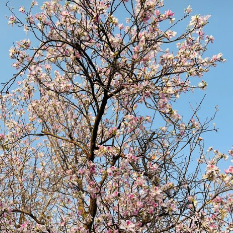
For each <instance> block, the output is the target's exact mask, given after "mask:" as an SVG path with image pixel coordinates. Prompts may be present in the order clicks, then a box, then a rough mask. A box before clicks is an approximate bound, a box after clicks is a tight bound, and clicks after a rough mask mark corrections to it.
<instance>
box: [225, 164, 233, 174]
mask: <svg viewBox="0 0 233 233" xmlns="http://www.w3.org/2000/svg"><path fill="white" fill-rule="evenodd" d="M225 172H226V173H227V174H228V173H230V174H233V166H230V167H229V168H228V169H226V170H225Z"/></svg>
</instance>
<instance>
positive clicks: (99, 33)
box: [0, 0, 233, 233]
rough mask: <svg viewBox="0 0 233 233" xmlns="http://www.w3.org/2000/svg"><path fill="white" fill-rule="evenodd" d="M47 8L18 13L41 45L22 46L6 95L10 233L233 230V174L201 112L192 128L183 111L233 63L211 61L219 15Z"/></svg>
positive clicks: (2, 190)
mask: <svg viewBox="0 0 233 233" xmlns="http://www.w3.org/2000/svg"><path fill="white" fill-rule="evenodd" d="M38 7H39V6H38V4H37V2H36V1H32V3H31V6H30V7H29V8H28V9H26V8H24V7H20V9H19V11H20V12H19V13H18V14H21V16H22V17H20V16H18V14H16V13H15V12H13V10H12V9H11V8H10V7H9V9H10V11H11V12H12V16H10V17H9V24H12V25H14V26H19V27H23V28H24V30H25V31H26V32H27V33H28V34H29V38H31V40H32V42H31V41H30V40H29V39H25V40H22V41H19V42H17V43H16V44H15V45H14V46H13V47H12V48H11V49H10V57H11V58H12V59H14V63H13V67H15V68H16V69H17V74H15V75H14V76H13V77H12V78H11V79H9V80H8V81H7V82H6V83H3V84H2V89H1V99H0V100H1V107H0V110H1V115H0V118H1V124H0V127H1V135H0V146H1V155H0V181H1V182H0V229H1V232H50V233H52V232H54V233H55V232H70V233H77V232H96V233H97V232H98V233H99V232H107V233H117V232H153V233H155V232H158V233H159V232H183V233H185V232H231V231H232V230H233V224H232V208H233V197H232V193H231V190H232V188H233V183H232V174H233V167H232V166H230V167H228V168H226V170H223V171H221V170H220V168H219V165H218V164H219V161H221V160H222V159H227V155H225V154H222V153H220V152H219V151H218V150H214V149H212V148H209V150H208V152H205V151H204V139H203V138H202V134H203V133H205V132H207V131H210V130H211V129H210V128H209V123H210V121H211V120H209V121H205V122H201V121H200V120H199V118H198V110H199V107H200V106H198V107H197V108H196V109H194V110H193V115H192V117H191V118H190V119H189V120H188V121H185V120H184V119H183V117H182V116H181V115H179V113H178V111H177V110H176V109H174V102H176V101H178V98H179V97H180V96H182V95H183V93H186V92H189V91H192V90H194V89H195V88H200V89H205V87H206V86H207V84H206V82H205V81H201V82H199V84H197V85H196V86H195V85H194V84H193V81H192V80H198V79H199V77H201V76H202V75H203V74H204V73H205V72H208V70H209V68H210V67H212V66H216V63H217V62H222V61H224V59H223V58H222V55H221V54H218V55H214V56H212V57H211V58H209V57H205V56H204V53H205V51H206V50H207V46H208V44H209V43H210V42H211V43H212V42H213V37H212V36H208V35H205V34H204V32H203V28H204V27H205V25H206V24H207V23H208V18H209V16H200V15H195V16H190V13H191V7H188V8H187V9H186V10H185V12H184V16H183V18H181V19H179V20H175V18H174V13H173V12H172V11H171V10H168V9H167V8H166V7H164V6H163V1H162V0H135V1H134V0H69V1H66V2H65V1H61V0H50V1H47V2H44V3H43V5H42V6H41V8H38ZM34 12H38V13H36V14H35V13H34ZM21 18H22V19H21ZM125 18H126V20H125ZM184 20H187V23H188V22H189V23H188V26H187V28H186V29H185V30H184V31H183V33H179V34H178V33H176V32H175V31H174V28H175V27H176V25H177V24H179V23H180V22H181V21H184ZM32 38H33V39H32ZM194 82H195V81H194ZM158 124H159V126H158ZM229 155H233V151H229Z"/></svg>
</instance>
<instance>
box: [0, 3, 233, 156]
mask: <svg viewBox="0 0 233 233" xmlns="http://www.w3.org/2000/svg"><path fill="white" fill-rule="evenodd" d="M30 2H31V1H30V0H20V1H18V0H10V1H9V5H10V6H14V7H15V10H16V11H18V8H19V7H20V6H28V5H29V3H30ZM38 2H43V1H41V0H40V1H38ZM5 3H6V1H5V0H1V1H0V31H1V35H0V59H1V62H0V70H1V74H0V82H4V81H6V80H7V79H9V78H11V77H12V75H13V74H14V73H15V70H14V69H13V68H12V67H11V63H12V61H11V60H10V59H9V52H8V51H9V48H10V47H11V46H12V44H13V42H15V41H17V40H21V39H24V38H26V36H25V33H24V32H23V29H22V28H21V29H18V28H16V27H11V26H9V25H8V24H7V19H6V18H5V16H6V15H8V16H9V15H10V12H9V11H8V9H7V8H6V7H5ZM164 3H165V8H164V10H165V9H166V10H167V9H171V10H172V11H174V12H175V17H176V18H177V19H178V18H180V17H182V15H183V12H184V8H186V7H187V6H188V5H191V7H192V8H193V13H192V14H201V15H211V18H210V20H209V21H210V23H209V24H208V25H207V27H206V30H205V32H206V33H207V34H211V35H213V36H214V37H215V41H214V44H211V45H210V46H209V50H208V52H207V55H208V56H211V55H213V54H216V53H219V52H221V53H223V55H224V58H226V59H227V62H226V63H223V64H219V65H218V66H217V67H215V68H212V69H211V70H210V72H209V73H207V74H205V76H204V77H203V79H204V80H206V81H207V83H208V88H207V90H206V91H204V92H203V91H197V92H195V93H193V94H189V95H187V96H185V98H184V99H182V96H181V103H182V106H180V105H179V109H180V112H181V114H185V112H186V108H189V102H190V103H191V104H192V105H194V106H195V104H196V103H199V101H200V100H201V99H202V97H203V95H204V94H206V98H205V100H204V103H203V105H202V108H201V111H200V115H201V118H202V119H205V118H206V117H208V116H211V115H212V114H213V113H214V110H215V106H216V105H218V108H219V111H218V114H217V116H216V119H215V121H214V122H215V123H216V126H217V128H219V131H218V133H209V134H206V135H205V140H206V142H205V145H206V147H209V146H213V147H214V148H217V149H219V150H220V151H222V152H226V151H227V150H229V149H230V148H231V146H232V145H233V137H232V135H233V134H232V132H233V121H232V115H233V91H232V89H233V77H232V67H233V56H232V52H233V43H232V38H233V30H232V23H233V14H232V10H233V1H232V0H223V1H219V0H164ZM187 23H188V22H187V21H186V25H187ZM186 25H185V24H182V25H181V26H179V27H178V28H177V29H178V30H182V29H185V27H186Z"/></svg>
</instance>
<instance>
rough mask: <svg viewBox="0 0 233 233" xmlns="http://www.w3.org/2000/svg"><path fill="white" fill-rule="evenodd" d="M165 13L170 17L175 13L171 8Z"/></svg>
mask: <svg viewBox="0 0 233 233" xmlns="http://www.w3.org/2000/svg"><path fill="white" fill-rule="evenodd" d="M164 15H165V16H166V17H167V18H168V17H171V16H173V15H174V13H173V12H172V11H171V10H167V11H165V13H164Z"/></svg>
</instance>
